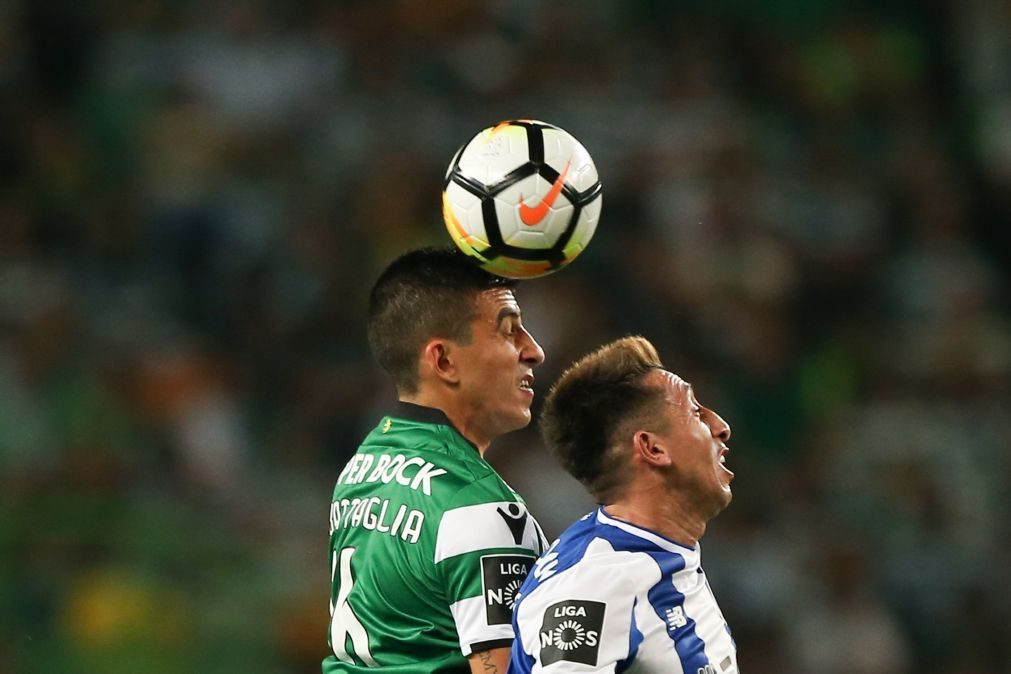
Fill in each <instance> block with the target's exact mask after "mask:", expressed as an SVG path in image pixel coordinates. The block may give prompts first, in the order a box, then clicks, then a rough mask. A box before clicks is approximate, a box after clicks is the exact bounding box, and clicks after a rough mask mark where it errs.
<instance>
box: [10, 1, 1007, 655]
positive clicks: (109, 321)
mask: <svg viewBox="0 0 1011 674" xmlns="http://www.w3.org/2000/svg"><path fill="white" fill-rule="evenodd" d="M699 5H705V7H706V9H700V8H699V7H698V6H699ZM1009 66H1011V5H1009V4H1008V3H1007V2H1002V1H1000V0H964V1H961V2H954V1H948V2H943V1H941V0H934V1H931V2H913V1H912V0H906V1H905V2H902V1H899V2H889V3H872V2H857V3H852V2H849V3H844V2H841V1H840V0H808V1H804V2H801V1H800V0H774V1H767V2H747V1H746V0H724V1H723V2H711V3H688V2H661V1H659V0H653V1H647V0H634V1H631V0H629V1H623V2H605V1H603V0H591V1H584V2H578V3H577V2H542V1H535V0H523V1H516V2H506V1H495V2H485V3H473V2H466V1H464V0H456V1H448V0H447V1H443V0H440V1H438V2H411V1H409V0H401V1H397V2H368V1H360V2H337V1H331V2H322V1H318V2H301V3H281V2H266V1H261V2H256V1H250V0H241V1H238V2H218V1H209V2H191V1H185V2H174V3H161V2H155V1H150V0H140V1H133V2H125V1H122V0H102V1H99V2H93V3H72V2H58V1H55V0H40V1H30V0H20V1H19V0H7V1H6V2H0V101H2V103H0V122H2V123H0V401H2V402H0V504H2V510H0V545H2V549H0V672H12V673H29V672H107V673H118V672H124V673H125V672H131V673H132V672H150V673H155V674H158V673H162V672H165V673H168V672H187V671H189V672H202V673H214V672H222V673H225V672H229V673H230V672H244V673H246V674H254V673H261V672H262V673H264V674H266V673H268V672H270V673H273V672H309V671H316V668H317V667H318V661H319V659H320V658H321V657H322V655H323V654H324V650H325V648H326V646H325V625H326V621H327V594H328V577H327V575H328V571H329V569H328V560H327V559H326V536H327V504H328V498H329V492H330V489H331V485H332V482H333V480H334V478H335V476H336V475H337V473H338V471H339V469H340V467H341V465H342V464H343V461H344V459H345V457H346V456H347V455H348V454H349V452H351V451H352V450H353V449H354V447H355V445H356V441H357V439H358V438H359V437H360V435H361V434H362V433H363V432H364V431H365V430H366V429H367V428H369V427H370V425H371V424H372V423H373V422H374V421H375V419H376V416H377V414H380V413H381V411H382V410H383V409H384V408H385V405H386V403H387V402H388V401H389V400H390V399H391V398H392V391H391V390H390V388H389V386H388V385H387V384H386V383H385V380H384V378H383V376H382V375H381V373H380V372H379V371H377V368H376V367H375V366H374V365H373V364H372V363H371V360H370V358H369V356H368V354H367V349H366V345H365V342H364V337H363V308H364V303H365V298H366V293H367V288H368V285H369V284H370V283H371V281H372V279H373V278H374V276H375V274H376V273H377V271H378V270H379V269H380V268H381V267H382V266H383V265H384V264H385V263H386V262H388V261H389V260H390V259H391V258H392V257H393V256H394V255H396V254H398V253H399V252H401V251H403V250H405V249H407V248H408V247H411V246H414V245H419V244H426V243H443V242H446V241H447V240H448V239H447V237H446V236H445V234H444V231H443V229H442V224H441V221H440V215H439V189H440V181H441V179H442V175H443V171H444V169H445V165H446V163H447V162H448V161H449V159H450V157H451V155H452V153H453V152H454V150H455V149H456V148H457V146H458V145H459V144H460V143H462V142H463V141H464V140H465V139H466V138H468V137H469V136H470V135H471V134H473V133H474V132H475V131H477V130H478V129H480V128H482V127H483V126H486V125H488V124H490V123H493V122H496V121H499V120H501V119H505V118H510V117H533V118H539V119H544V120H546V121H550V122H552V123H555V124H558V125H560V126H562V127H564V128H566V129H568V130H569V131H571V132H572V133H573V134H574V135H575V136H576V137H577V138H579V139H580V140H582V142H583V143H584V144H585V145H586V146H587V148H589V150H590V151H591V153H592V154H593V156H594V158H595V159H596V161H597V164H598V168H599V170H600V174H601V176H602V180H603V182H604V210H603V218H602V223H601V226H600V228H599V230H598V233H597V235H596V238H595V239H594V241H593V244H592V246H591V247H590V249H589V251H588V252H587V253H586V254H585V255H584V256H583V257H582V258H580V259H579V260H578V261H577V262H576V263H574V264H573V265H572V266H571V267H570V268H569V269H567V270H566V271H565V272H563V273H561V274H558V275H556V276H554V277H548V278H546V279H543V280H538V281H532V282H529V283H527V284H525V285H524V286H523V287H522V288H521V290H520V293H521V301H522V303H523V305H524V310H525V316H526V322H527V324H528V326H529V327H530V329H531V330H532V331H533V333H534V334H535V335H536V336H537V338H538V339H539V340H540V342H541V344H542V345H543V346H544V347H545V349H546V351H547V353H548V360H547V363H546V364H545V366H544V367H543V368H542V370H541V371H540V373H539V376H538V384H537V388H538V390H539V391H540V392H541V393H542V394H543V393H544V391H545V390H546V387H547V386H548V384H549V382H551V381H552V380H553V379H554V377H555V376H556V375H557V374H558V372H559V369H560V368H561V367H562V366H564V365H565V364H566V363H567V362H569V361H570V360H571V359H572V358H574V357H575V356H577V355H579V354H581V353H583V352H585V351H586V350H588V349H590V348H593V347H595V346H597V345H599V344H600V343H602V342H603V341H605V340H609V339H611V338H614V337H617V336H620V335H623V334H626V333H629V332H635V333H642V334H644V335H646V336H648V337H649V338H651V339H652V340H654V342H655V343H656V344H657V345H658V346H659V348H660V351H661V353H662V354H663V355H664V356H665V359H666V360H667V362H668V364H669V365H670V366H671V367H672V369H675V370H677V371H678V372H681V373H683V374H684V375H685V376H686V377H688V378H689V379H691V380H692V381H693V382H694V383H695V385H696V388H697V390H698V391H699V395H700V398H701V399H702V400H703V401H704V402H706V403H707V404H708V405H709V406H711V407H713V408H715V409H717V410H718V411H719V412H720V413H721V414H723V416H725V417H726V418H727V419H728V420H729V421H730V422H731V424H732V425H733V427H734V438H733V440H732V442H731V447H732V450H733V452H732V454H731V456H730V462H729V463H730V464H731V466H732V467H733V468H734V469H735V470H736V472H737V480H736V483H735V492H736V499H735V502H734V504H733V506H732V507H731V508H730V509H729V510H727V511H726V512H725V513H724V514H723V515H721V516H720V517H719V518H718V519H717V520H715V521H714V522H713V523H712V525H711V527H710V531H709V533H708V534H707V536H706V538H705V539H704V541H703V547H704V549H705V558H706V563H707V571H708V573H709V575H710V577H711V578H712V580H713V584H714V587H715V590H716V593H717V597H718V598H719V599H720V601H721V604H722V606H723V608H724V610H725V612H726V614H727V615H728V619H729V621H730V623H731V625H732V627H733V628H734V631H735V636H736V638H737V641H738V646H739V648H740V651H741V662H742V666H743V667H744V671H746V672H748V673H749V674H761V673H768V674H772V673H781V672H786V671H790V672H803V673H805V674H823V673H824V674H836V673H838V674H900V673H905V672H917V673H918V674H940V673H944V674H1006V673H1007V672H1011V664H1009V663H1011V615H1009V613H1011V609H1009V605H1008V602H1007V599H1006V594H1007V590H1008V587H1009V582H1008V580H1009V579H1008V573H1007V569H1008V567H1009V565H1011V525H1009V522H1011V517H1009V515H1011V512H1009V510H1011V507H1009V506H1011V500H1009V497H1008V493H1009V487H1011V452H1009V448H1011V442H1009V440H1008V438H1011V414H1009V410H1011V386H1009V382H1011V328H1009V319H1011V313H1009V311H1011V306H1009V300H1008V297H1009V274H1008V271H1009V267H1011V237H1009V234H1008V231H1009V228H1008V225H1009V221H1011V217H1009V216H1011V196H1009V195H1011V67H1009ZM491 458H492V461H493V462H494V463H496V464H497V465H498V466H500V467H501V469H502V471H503V473H504V474H505V475H506V476H507V477H508V479H509V480H510V481H511V482H512V483H513V484H514V486H515V487H517V488H518V489H519V490H520V491H521V493H523V494H524V495H525V496H526V497H527V498H528V500H529V502H530V504H531V506H532V509H533V510H534V511H535V513H536V515H537V516H538V517H539V518H540V520H541V522H542V523H543V524H544V525H545V527H546V528H547V530H548V532H549V534H551V535H555V534H557V533H558V532H559V531H560V530H561V528H562V527H564V526H565V525H566V524H567V523H568V522H569V521H570V520H572V519H574V518H575V517H577V516H579V515H581V514H582V513H583V512H585V511H586V510H587V509H589V507H590V506H591V504H590V503H589V501H588V499H587V497H585V496H584V495H583V494H582V491H581V489H580V488H579V487H578V486H576V485H574V484H573V483H572V482H571V480H568V479H567V478H566V477H565V476H563V475H561V474H560V473H559V471H558V469H557V468H556V467H555V466H554V464H553V462H551V461H550V459H548V458H546V457H545V453H544V450H543V448H542V446H541V444H540V441H539V439H538V437H537V435H536V432H534V431H524V432H521V433H517V434H514V435H512V436H510V437H508V438H505V439H503V440H502V441H501V442H499V443H497V445H496V446H495V448H494V449H493V451H492V454H491Z"/></svg>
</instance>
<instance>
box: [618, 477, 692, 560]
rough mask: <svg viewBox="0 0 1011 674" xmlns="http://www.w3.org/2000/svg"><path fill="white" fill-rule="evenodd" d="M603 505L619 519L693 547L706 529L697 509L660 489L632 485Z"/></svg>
mask: <svg viewBox="0 0 1011 674" xmlns="http://www.w3.org/2000/svg"><path fill="white" fill-rule="evenodd" d="M604 507H605V508H606V509H607V512H608V514H610V515H613V516H614V517H617V518H618V519H620V520H625V521H626V522H629V523H630V524H634V525H636V526H639V527H642V528H643V529H649V530H650V531H655V532H656V533H658V534H661V535H663V536H666V537H667V538H669V539H671V540H672V541H676V542H677V543H680V544H681V545H684V546H686V547H694V546H695V544H696V543H698V542H699V539H700V538H702V535H703V534H704V533H705V532H706V519H705V518H704V517H702V516H700V515H699V513H698V512H697V510H696V509H693V508H690V507H688V506H687V504H683V503H680V502H679V501H678V500H677V499H676V498H675V497H672V495H671V494H669V493H664V492H663V491H661V490H658V489H641V490H638V489H635V487H632V488H630V489H629V490H628V491H627V492H626V493H625V494H623V495H621V496H620V497H618V498H616V499H614V500H613V501H611V502H609V503H606V504H604Z"/></svg>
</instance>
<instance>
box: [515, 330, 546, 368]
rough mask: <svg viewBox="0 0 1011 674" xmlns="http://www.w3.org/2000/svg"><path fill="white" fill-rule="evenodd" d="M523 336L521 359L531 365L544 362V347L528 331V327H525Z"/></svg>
mask: <svg viewBox="0 0 1011 674" xmlns="http://www.w3.org/2000/svg"><path fill="white" fill-rule="evenodd" d="M523 337H524V342H523V346H522V347H521V350H520V360H522V361H523V362H524V363H529V364H530V366H531V367H533V366H536V365H540V364H541V363H543V362H544V349H542V348H541V345H540V344H538V343H537V340H536V339H534V336H533V335H531V334H530V333H529V332H527V330H526V328H523Z"/></svg>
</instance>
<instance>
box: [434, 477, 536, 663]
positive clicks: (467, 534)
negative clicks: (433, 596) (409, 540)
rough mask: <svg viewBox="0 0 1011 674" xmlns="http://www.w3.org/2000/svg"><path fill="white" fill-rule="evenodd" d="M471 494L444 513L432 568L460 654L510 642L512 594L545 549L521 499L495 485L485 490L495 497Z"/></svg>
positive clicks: (468, 653) (507, 644)
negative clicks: (485, 498)
mask: <svg viewBox="0 0 1011 674" xmlns="http://www.w3.org/2000/svg"><path fill="white" fill-rule="evenodd" d="M472 486H475V485H472ZM468 490H470V488H468ZM470 496H471V498H469V499H468V498H463V499H460V500H459V502H461V503H463V504H462V505H458V506H456V507H453V508H450V509H447V510H446V511H445V512H444V513H443V515H442V518H441V520H440V522H439V528H438V533H437V537H436V544H435V568H436V571H437V574H438V575H439V577H440V579H441V581H442V583H443V587H444V589H445V592H446V595H447V598H448V599H449V604H450V610H451V611H452V614H453V620H454V622H455V623H456V629H457V633H458V635H459V639H460V650H461V652H462V653H463V655H464V656H469V655H471V654H472V653H475V652H480V651H484V650H488V649H490V648H500V647H508V646H509V645H511V643H512V640H513V628H512V609H513V604H514V602H515V599H516V593H517V591H518V590H519V588H520V585H522V583H523V580H524V579H525V578H526V576H527V573H528V572H529V571H530V568H531V567H532V566H533V562H534V560H535V559H536V557H537V555H538V554H540V553H541V551H543V549H544V535H543V533H542V532H541V529H540V527H539V526H538V525H537V522H536V521H534V518H533V517H532V516H531V515H530V513H529V512H528V511H527V508H526V506H525V505H524V504H523V503H521V502H517V501H512V500H507V499H508V495H507V493H505V492H503V491H500V490H493V491H491V494H489V496H491V498H494V499H497V500H489V501H482V500H480V499H475V498H474V495H473V494H471V495H470ZM475 500H477V502H474V501H475Z"/></svg>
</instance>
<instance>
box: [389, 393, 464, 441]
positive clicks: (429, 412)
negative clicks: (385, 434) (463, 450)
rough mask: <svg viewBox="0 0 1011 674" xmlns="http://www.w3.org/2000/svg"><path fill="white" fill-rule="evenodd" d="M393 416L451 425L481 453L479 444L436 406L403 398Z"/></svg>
mask: <svg viewBox="0 0 1011 674" xmlns="http://www.w3.org/2000/svg"><path fill="white" fill-rule="evenodd" d="M390 416H391V417H396V418H397V419H405V420H407V421H417V422H420V423H423V424H437V425H439V426H449V427H450V428H452V429H453V430H454V431H456V434H457V435H459V436H460V439H462V440H463V441H464V442H466V443H467V444H468V445H470V446H471V447H473V448H474V451H475V452H477V453H478V454H480V453H481V452H480V451H479V450H478V448H477V445H475V444H474V443H473V442H471V441H470V440H468V439H467V438H466V437H464V435H463V433H461V432H460V429H459V428H457V427H456V426H454V425H453V422H452V421H450V420H449V417H447V416H446V413H445V412H443V411H442V410H440V409H437V408H435V407H426V406H425V405H417V404H415V403H409V402H405V401H403V400H399V401H397V405H396V407H395V408H394V410H393V413H392V414H390Z"/></svg>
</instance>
